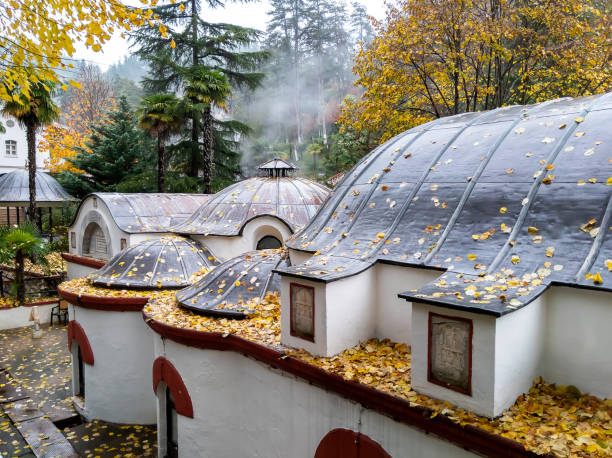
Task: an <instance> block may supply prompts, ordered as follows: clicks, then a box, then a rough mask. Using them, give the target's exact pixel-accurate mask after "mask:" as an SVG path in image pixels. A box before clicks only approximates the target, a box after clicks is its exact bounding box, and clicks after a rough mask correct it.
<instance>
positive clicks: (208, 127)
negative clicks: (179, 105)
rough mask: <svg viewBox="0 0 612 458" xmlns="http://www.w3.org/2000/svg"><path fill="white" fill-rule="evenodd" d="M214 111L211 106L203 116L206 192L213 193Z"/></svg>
mask: <svg viewBox="0 0 612 458" xmlns="http://www.w3.org/2000/svg"><path fill="white" fill-rule="evenodd" d="M212 121H213V119H212V112H211V109H210V107H208V108H207V109H206V110H204V114H203V116H202V123H203V126H204V127H203V129H202V137H203V142H204V194H212V176H213V171H214V167H215V162H214V157H215V155H214V151H213V149H214V139H213V125H212Z"/></svg>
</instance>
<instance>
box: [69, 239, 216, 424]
mask: <svg viewBox="0 0 612 458" xmlns="http://www.w3.org/2000/svg"><path fill="white" fill-rule="evenodd" d="M213 265H214V262H213V261H211V260H210V259H209V256H208V252H207V251H205V250H203V249H201V247H199V246H198V245H197V244H196V243H195V242H193V241H191V240H186V239H183V238H181V237H176V236H167V237H162V238H160V239H152V240H147V241H143V242H141V243H139V244H137V245H134V246H131V247H129V248H127V249H126V250H124V251H122V252H120V253H119V254H118V255H116V256H115V257H114V258H113V259H111V260H110V261H109V263H108V264H107V265H106V266H104V267H103V268H102V269H100V270H99V271H97V272H94V273H93V274H91V277H92V279H93V283H94V285H97V286H99V287H101V288H103V289H101V290H99V293H105V294H98V295H87V294H78V293H74V292H71V291H70V290H69V289H68V290H67V289H63V288H62V287H61V286H60V288H59V289H58V292H59V294H60V295H61V296H62V297H63V298H64V299H66V300H67V301H68V302H69V303H70V305H69V310H68V313H69V318H70V323H69V325H68V344H69V346H70V351H71V355H72V368H73V376H72V380H73V393H74V398H73V400H74V405H75V407H76V408H77V410H78V411H79V413H80V414H81V415H83V416H84V417H85V418H87V419H88V420H91V419H100V420H104V421H110V422H116V423H134V424H152V423H154V422H155V398H154V395H153V394H152V393H151V392H150V390H147V389H145V387H147V386H148V385H150V381H151V367H152V365H153V346H152V332H151V330H150V329H149V328H148V327H147V326H146V324H145V323H144V322H143V320H142V308H143V307H144V305H145V304H146V302H147V300H148V296H149V295H154V294H156V291H160V290H162V289H164V290H165V289H175V290H176V289H179V288H183V287H185V286H188V285H190V278H191V276H192V275H193V274H195V273H197V272H199V271H200V270H201V269H202V268H210V267H212V266H213ZM116 289H138V290H142V291H143V292H149V293H150V294H149V295H147V294H146V293H145V294H143V295H141V297H138V296H131V297H125V296H123V297H117V296H115V295H114V292H115V291H114V290H116Z"/></svg>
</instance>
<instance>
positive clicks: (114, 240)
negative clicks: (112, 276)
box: [68, 196, 129, 278]
mask: <svg viewBox="0 0 612 458" xmlns="http://www.w3.org/2000/svg"><path fill="white" fill-rule="evenodd" d="M96 201H97V204H96V203H95V202H96ZM94 205H95V207H94ZM91 222H95V223H97V224H98V225H99V226H100V227H101V228H102V232H104V236H105V238H106V243H107V247H108V259H110V258H112V257H113V256H114V255H115V254H117V253H119V251H120V250H121V239H122V238H124V239H126V241H127V240H128V239H129V234H127V233H126V232H123V231H122V230H121V229H119V226H117V224H116V223H115V221H114V219H113V218H112V216H111V214H110V211H109V210H108V208H107V207H106V204H105V203H104V202H103V201H102V199H98V198H97V197H96V196H88V197H86V198H85V200H84V201H83V203H82V204H81V206H80V208H79V212H78V214H77V216H76V219H75V220H74V222H73V224H72V225H71V226H70V228H69V234H68V243H69V245H68V246H69V251H70V253H71V254H76V255H78V256H87V254H86V253H83V236H84V233H85V229H86V228H87V226H88V225H89V223H91ZM73 232H74V233H75V234H76V247H73V246H72V239H71V237H72V233H73ZM128 243H129V242H128ZM74 278H78V277H74Z"/></svg>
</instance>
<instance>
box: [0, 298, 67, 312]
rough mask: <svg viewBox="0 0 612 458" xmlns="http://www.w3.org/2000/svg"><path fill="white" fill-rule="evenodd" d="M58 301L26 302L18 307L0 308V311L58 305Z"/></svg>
mask: <svg viewBox="0 0 612 458" xmlns="http://www.w3.org/2000/svg"><path fill="white" fill-rule="evenodd" d="M60 300H61V299H49V300H46V301H35V302H26V303H25V304H23V305H19V306H17V307H9V306H4V307H0V310H11V309H16V308H19V307H34V306H35V305H49V304H59V303H60Z"/></svg>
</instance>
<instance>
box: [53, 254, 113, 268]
mask: <svg viewBox="0 0 612 458" xmlns="http://www.w3.org/2000/svg"><path fill="white" fill-rule="evenodd" d="M62 258H64V260H65V261H68V262H72V263H73V264H78V265H80V266H85V267H93V268H94V269H99V268H100V267H104V266H105V265H106V262H105V261H100V260H99V259H94V258H86V257H85V256H78V255H76V254H71V253H62Z"/></svg>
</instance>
